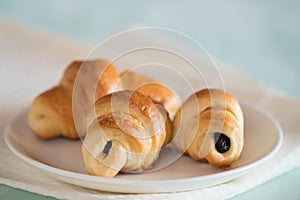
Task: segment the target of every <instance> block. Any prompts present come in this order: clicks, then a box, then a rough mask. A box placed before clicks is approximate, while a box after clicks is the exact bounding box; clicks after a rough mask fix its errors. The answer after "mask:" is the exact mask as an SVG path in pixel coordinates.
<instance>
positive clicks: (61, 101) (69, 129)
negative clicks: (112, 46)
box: [28, 60, 119, 139]
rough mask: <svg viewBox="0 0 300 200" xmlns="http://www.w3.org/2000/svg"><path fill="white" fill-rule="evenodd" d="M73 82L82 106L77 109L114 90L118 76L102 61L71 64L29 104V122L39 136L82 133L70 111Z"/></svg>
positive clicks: (75, 136)
mask: <svg viewBox="0 0 300 200" xmlns="http://www.w3.org/2000/svg"><path fill="white" fill-rule="evenodd" d="M79 70H80V73H79ZM77 75H79V78H78V76H77ZM75 82H76V83H77V84H76V89H77V93H76V97H77V99H79V102H80V105H81V106H80V108H79V109H82V110H84V109H87V107H90V106H91V105H92V104H93V103H94V102H95V100H96V99H99V98H100V97H102V96H104V95H106V94H108V93H110V92H113V91H115V90H116V89H117V88H116V86H117V84H118V82H119V75H118V73H117V71H116V69H115V67H114V66H113V65H111V64H109V63H108V62H106V61H104V60H93V61H74V62H73V63H71V64H70V65H69V66H68V67H67V69H66V70H65V72H64V74H63V77H62V79H61V81H60V82H59V84H58V85H57V86H55V87H53V88H52V89H50V90H48V91H46V92H44V93H42V94H40V95H39V96H37V97H36V98H35V100H34V101H33V103H32V105H31V108H30V110H29V114H28V124H29V126H30V127H31V129H32V130H33V131H34V132H35V133H36V135H38V136H39V137H41V138H54V137H58V136H63V137H66V138H69V139H77V138H79V136H81V135H82V134H83V133H78V132H77V129H76V127H75V123H74V118H73V112H72V97H73V89H74V84H75ZM95 83H96V84H95ZM93 85H95V87H94V89H92V88H93V87H92V86H93ZM83 115H84V114H83Z"/></svg>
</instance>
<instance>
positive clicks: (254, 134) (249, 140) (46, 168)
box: [5, 105, 283, 193]
mask: <svg viewBox="0 0 300 200" xmlns="http://www.w3.org/2000/svg"><path fill="white" fill-rule="evenodd" d="M242 107H243V111H244V114H245V146H244V149H243V152H242V154H241V157H240V158H239V160H238V161H236V162H235V163H234V164H233V165H232V166H231V167H230V169H226V170H223V169H218V168H215V167H212V166H210V165H209V164H206V163H199V162H196V161H194V160H192V159H191V158H189V157H188V156H182V157H181V158H180V159H178V160H177V161H176V162H175V163H173V164H172V165H171V166H168V167H167V168H164V169H161V170H158V171H154V172H151V173H142V174H119V175H117V176H116V177H115V178H112V179H109V178H102V177H96V176H91V175H88V174H87V173H86V171H85V168H84V165H83V161H82V157H81V151H80V147H81V141H70V140H66V139H63V138H58V139H53V140H42V139H39V138H38V137H36V136H35V134H34V133H33V132H32V131H31V129H30V128H29V127H28V125H27V120H26V119H27V118H26V115H27V111H24V112H23V113H21V114H20V115H19V116H18V117H17V118H15V119H14V120H13V121H12V123H11V124H10V125H9V126H8V127H7V129H6V132H5V141H6V143H7V145H8V147H9V148H10V149H11V150H12V151H13V152H14V153H15V154H16V155H17V156H19V157H20V158H21V159H23V160H24V161H26V162H27V163H29V164H31V165H33V166H35V167H37V168H39V169H40V170H42V171H43V172H45V173H46V174H48V175H49V176H51V177H54V178H56V179H59V180H61V181H64V182H67V183H71V184H74V185H79V186H83V187H87V188H92V189H98V190H104V191H111V192H123V193H152V192H153V193H154V192H155V193H157V192H175V191H186V190H193V189H199V188H203V187H208V186H212V185H217V184H220V183H224V182H227V181H230V180H232V179H235V178H237V177H239V176H241V175H243V174H245V173H246V172H249V171H250V170H252V169H253V168H254V167H256V166H258V165H260V164H261V163H263V162H265V161H267V160H268V159H269V158H271V157H272V156H273V155H274V154H275V153H276V152H277V151H278V149H279V148H280V146H281V143H282V139H283V134H282V131H281V128H280V126H279V124H278V122H277V121H276V120H275V119H274V118H273V117H272V116H271V115H269V114H265V113H263V112H261V111H259V110H257V109H255V108H254V107H250V106H245V105H243V106H242ZM164 156H167V155H166V154H162V156H160V158H159V159H164V158H163V157H164Z"/></svg>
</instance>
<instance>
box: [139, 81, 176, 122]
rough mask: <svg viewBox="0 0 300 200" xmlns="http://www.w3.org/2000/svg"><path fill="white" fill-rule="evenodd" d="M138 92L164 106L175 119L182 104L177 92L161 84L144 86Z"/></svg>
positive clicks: (154, 83)
mask: <svg viewBox="0 0 300 200" xmlns="http://www.w3.org/2000/svg"><path fill="white" fill-rule="evenodd" d="M137 91H138V92H140V93H142V94H143V95H145V96H147V97H149V98H150V99H152V100H153V101H154V102H156V103H159V104H162V105H163V106H164V107H165V109H166V110H167V111H168V113H169V115H170V118H171V119H173V117H174V116H175V114H176V112H177V111H178V110H179V108H180V102H179V99H178V97H177V96H176V94H175V92H173V91H172V90H171V89H169V88H168V87H166V86H164V85H162V84H160V83H157V82H152V83H147V84H144V85H142V86H141V87H139V88H138V89H137Z"/></svg>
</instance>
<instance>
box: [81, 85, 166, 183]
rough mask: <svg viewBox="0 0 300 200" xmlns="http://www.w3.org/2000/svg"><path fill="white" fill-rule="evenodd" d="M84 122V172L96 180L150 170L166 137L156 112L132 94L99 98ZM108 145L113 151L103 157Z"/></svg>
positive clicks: (124, 92) (116, 93)
mask: <svg viewBox="0 0 300 200" xmlns="http://www.w3.org/2000/svg"><path fill="white" fill-rule="evenodd" d="M95 120H96V122H95ZM87 122H88V123H89V124H90V125H89V128H88V132H87V135H86V138H85V140H84V142H83V147H82V149H83V155H84V157H87V158H84V160H85V165H86V168H87V170H88V172H89V173H90V174H93V175H97V176H104V177H113V176H115V175H116V174H117V173H118V172H119V171H124V172H129V173H136V172H141V171H143V170H145V169H148V168H150V167H151V166H152V165H153V163H154V162H155V161H156V159H157V158H158V154H159V151H160V149H161V147H162V145H163V142H164V141H165V137H166V133H165V129H164V121H163V118H162V116H161V114H160V111H159V110H158V108H157V107H156V106H155V105H154V104H153V102H152V101H151V99H149V98H147V97H146V96H144V95H142V94H141V93H139V92H135V91H129V90H125V91H120V92H114V93H112V94H109V95H106V96H104V97H102V98H101V99H99V100H98V101H97V102H96V103H95V106H94V110H92V111H91V113H90V115H89V116H88V121H87ZM95 123H96V124H95ZM95 127H97V128H95ZM95 138H98V139H95ZM108 142H111V148H112V149H113V151H109V152H108V154H107V155H106V156H103V152H104V150H103V148H104V147H105V146H106V144H107V143H108ZM99 149H101V150H99ZM85 151H88V152H89V154H87V153H86V152H85ZM89 157H94V159H91V158H89ZM107 157H109V158H110V159H107ZM95 158H97V159H96V160H97V161H95ZM116 158H118V159H121V158H122V159H121V160H123V161H124V162H123V161H122V162H120V161H119V160H116ZM108 160H109V161H108Z"/></svg>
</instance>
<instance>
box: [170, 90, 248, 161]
mask: <svg viewBox="0 0 300 200" xmlns="http://www.w3.org/2000/svg"><path fill="white" fill-rule="evenodd" d="M173 127H174V133H175V135H176V136H175V137H176V139H174V141H175V145H176V146H177V148H178V149H179V150H180V151H185V152H186V153H187V154H188V155H189V156H191V157H192V158H193V159H194V160H198V161H208V162H209V163H210V164H211V165H213V166H216V167H227V166H230V165H231V164H232V163H233V162H234V161H236V160H237V159H238V158H239V156H240V154H241V152H242V149H243V145H244V130H243V129H244V118H243V113H242V109H241V107H240V105H239V103H238V101H237V100H236V99H235V98H234V97H233V96H232V95H230V94H229V93H227V92H225V91H223V90H220V89H204V90H201V91H198V92H196V93H195V94H194V95H191V96H190V97H189V98H188V99H187V100H186V101H185V102H184V104H183V106H182V107H181V109H180V110H179V111H178V113H177V114H176V116H175V119H174V123H173Z"/></svg>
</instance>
